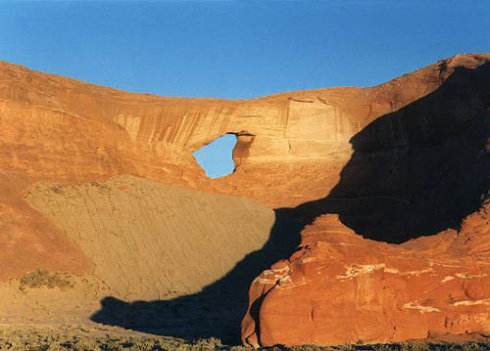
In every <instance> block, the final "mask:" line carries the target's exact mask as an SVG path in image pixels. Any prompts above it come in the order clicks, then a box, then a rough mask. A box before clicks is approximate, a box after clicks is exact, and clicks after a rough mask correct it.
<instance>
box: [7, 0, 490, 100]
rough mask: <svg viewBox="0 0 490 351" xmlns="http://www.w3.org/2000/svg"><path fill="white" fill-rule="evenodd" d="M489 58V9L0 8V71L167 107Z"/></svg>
mask: <svg viewBox="0 0 490 351" xmlns="http://www.w3.org/2000/svg"><path fill="white" fill-rule="evenodd" d="M485 51H490V1H486V0H482V1H470V0H466V1H463V0H461V1H450V0H444V1H435V0H431V1H416V0H407V1H396V0H386V1H376V0H374V1H369V0H363V1H348V0H339V1H307V0H301V1H278V2H271V1H266V0H261V1H248V0H247V1H245V0H243V1H180V2H178V1H175V2H172V1H153V2H150V1H138V2H130V1H112V2H109V1H107V2H102V1H100V2H88V1H80V2H76V1H66V2H62V1H56V2H54V1H53V2H47V1H38V2H24V1H15V2H14V1H0V60H6V61H10V62H14V63H19V64H24V65H27V66H29V67H31V68H34V69H37V70H41V71H46V72H52V73H59V74H63V75H66V76H70V77H74V78H78V79H82V80H86V81H90V82H94V83H97V84H102V85H107V86H112V87H116V88H120V89H125V90H130V91H137V92H150V93H155V94H159V95H171V96H211V97H227V98H238V97H254V96H259V95H267V94H271V93H276V92H282V91H288V90H296V89H309V88H320V87H331V86H339V85H354V86H369V85H373V84H377V83H380V82H383V81H385V80H388V79H390V78H393V77H395V76H398V75H400V74H402V73H406V72H409V71H411V70H413V69H416V68H418V67H420V66H423V65H426V64H430V63H432V62H434V61H436V60H438V59H440V58H444V57H448V56H452V55H454V54H457V53H463V52H485Z"/></svg>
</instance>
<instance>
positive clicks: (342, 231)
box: [0, 54, 490, 346]
mask: <svg viewBox="0 0 490 351" xmlns="http://www.w3.org/2000/svg"><path fill="white" fill-rule="evenodd" d="M489 62H490V55H487V54H481V55H459V56H456V57H453V58H450V59H447V60H442V61H440V62H438V63H436V64H433V65H430V66H427V67H425V68H422V69H420V70H418V71H415V72H413V73H410V74H407V75H404V76H401V77H399V78H397V79H394V80H392V81H390V82H387V83H385V84H381V85H379V86H375V87H372V88H363V89H360V88H332V89H319V90H306V91H297V92H290V93H284V94H278V95H274V96H269V97H262V98H256V99H248V100H223V99H185V98H164V97H157V96H152V95H148V94H131V93H127V92H123V91H118V90H114V89H109V88H104V87H100V86H95V85H91V84H87V83H83V82H79V81H75V80H71V79H67V78H63V77H60V76H55V75H50V74H44V73H39V72H34V71H31V70H29V69H27V68H24V67H21V66H17V65H12V64H8V63H0V128H1V130H2V133H0V147H1V150H2V152H1V153H0V228H1V229H2V230H1V231H0V239H1V240H0V267H2V269H1V270H0V281H1V282H7V281H10V280H11V279H15V278H20V277H22V276H24V275H25V274H26V273H27V272H30V271H33V270H35V269H37V268H39V267H42V268H44V269H46V270H48V271H53V272H68V273H70V274H73V275H76V276H84V277H86V276H88V277H90V279H92V280H93V279H96V280H97V279H98V283H97V284H95V283H94V284H95V285H97V286H99V287H100V289H96V291H95V290H94V289H93V288H92V286H88V285H87V286H85V285H83V284H85V283H83V280H82V281H81V282H80V283H79V284H80V285H78V286H77V287H76V288H73V289H75V290H76V291H79V292H84V291H91V293H90V294H91V295H90V298H89V295H83V294H81V295H80V296H81V297H80V298H79V301H78V305H80V306H82V305H84V304H86V303H88V302H90V301H91V303H94V304H98V302H99V301H100V300H101V299H102V298H104V297H105V296H116V297H119V298H121V299H131V300H137V299H156V300H162V299H165V298H167V297H170V296H171V297H175V296H182V295H183V294H187V293H194V292H196V291H200V290H201V289H206V288H209V290H206V291H211V293H213V292H214V291H215V290H219V289H221V287H222V286H221V285H219V284H218V285H216V282H219V281H220V279H221V278H222V277H221V276H222V275H224V276H225V277H226V276H232V277H234V278H233V279H235V280H234V281H233V284H229V285H227V286H226V287H227V289H228V288H230V291H232V293H233V294H235V293H236V291H233V289H232V288H231V287H232V286H234V287H236V286H239V287H240V289H241V292H240V293H241V294H243V295H246V290H247V289H246V288H244V286H247V285H249V282H250V281H251V280H252V279H253V278H250V279H249V277H250V276H255V275H256V274H258V273H257V272H258V271H260V270H262V269H263V266H264V265H265V266H268V265H269V264H270V263H271V262H274V261H276V260H277V261H279V262H278V263H276V264H274V265H273V266H272V267H271V269H269V270H266V271H264V272H263V273H262V274H260V275H259V276H258V277H257V279H255V280H254V281H253V283H251V287H250V294H249V296H250V299H249V309H248V311H247V312H246V314H245V317H244V319H243V323H242V339H243V341H244V342H245V343H248V344H252V345H254V346H257V345H264V346H265V345H273V344H276V343H282V344H330V343H347V342H358V341H362V342H386V341H399V340H407V339H412V338H427V337H433V336H435V337H438V336H444V335H446V336H447V335H451V336H456V337H459V336H461V335H463V334H465V335H466V334H467V335H470V334H468V333H488V332H489V326H488V322H487V321H488V313H489V312H490V310H489V308H490V302H489V301H488V299H490V294H487V292H488V287H489V286H490V284H489V281H487V274H490V272H488V271H487V265H489V264H490V259H489V258H488V256H487V255H488V250H487V248H486V247H487V244H486V242H487V241H488V240H487V239H486V235H488V227H489V225H488V219H487V214H486V212H485V211H484V210H481V208H482V206H483V203H484V200H485V196H486V194H487V191H488V186H489V176H488V175H489V174H490V167H489V156H488V153H489V138H488V135H489V111H490V110H489V106H490V93H489V92H490V74H489V71H490V68H489V64H490V63H489ZM225 134H233V135H235V136H236V137H237V144H236V146H235V148H234V150H233V159H234V163H235V167H236V168H235V171H234V172H233V173H232V174H231V175H228V176H225V177H222V178H219V179H209V178H208V177H206V176H205V174H204V172H203V170H202V169H201V168H200V167H199V165H198V164H197V163H196V161H195V159H194V157H193V152H194V151H196V150H198V149H199V148H200V147H202V146H203V145H206V144H208V143H210V142H211V141H213V140H214V139H216V138H218V137H219V136H222V135H225ZM135 184H136V185H135ZM140 185H141V186H140ZM169 186H170V187H169ZM174 186H176V187H183V188H186V189H185V191H179V190H176V189H174V188H172V187H174ZM203 193H208V194H203ZM209 193H214V194H209ZM165 194H167V195H165ZM169 194H171V196H170V195H169ZM218 195H219V196H218ZM163 197H165V199H162V198H163ZM237 197H241V198H247V199H246V200H244V199H237ZM151 198H154V200H151V201H150V199H151ZM174 198H175V201H174V200H172V199H174ZM174 202H175V208H170V207H172V206H173V205H172V203H174ZM182 203H185V206H183V205H182ZM257 203H259V204H257ZM159 204H161V206H160V205H159ZM179 204H180V205H179ZM199 204H200V205H201V206H205V207H206V210H203V211H200V209H199ZM162 206H166V207H168V208H169V209H168V211H167V212H166V216H167V217H168V218H166V217H165V218H162V216H161V215H160V212H161V211H162V210H161V208H160V207H162ZM214 207H215V208H216V209H217V210H216V211H213V208H214ZM218 208H219V209H218ZM271 209H275V215H274V213H273V212H272V211H271ZM230 211H231V212H236V213H233V215H231V214H230ZM149 212H151V213H149ZM140 213H141V214H140ZM210 218H212V219H213V225H208V223H205V222H206V221H209V220H210ZM231 218H233V221H232V222H230V221H231ZM284 218H287V219H288V220H290V219H293V220H294V223H292V222H287V221H286V222H285V221H284ZM77 221H79V222H77ZM184 221H185V222H186V225H185V226H184V225H183V226H181V227H179V225H178V224H179V222H184ZM121 223H126V224H127V225H124V227H121V228H122V229H121V230H118V229H117V228H116V227H118V226H121V225H122V224H121ZM285 223H287V224H285ZM291 223H292V224H291ZM295 226H298V227H300V228H302V227H305V226H306V228H305V229H304V230H303V231H302V233H301V244H300V246H299V247H297V248H296V246H297V244H298V242H299V240H297V238H298V237H299V230H296V227H295ZM169 227H172V228H173V227H175V228H177V227H179V228H180V230H181V231H182V232H179V233H178V235H175V234H176V233H177V231H174V232H172V233H171V234H172V235H170V234H168V233H166V230H168V228H169ZM81 228H83V230H81ZM186 228H188V229H186ZM193 228H194V229H193ZM196 228H197V229H196ZM213 228H219V230H218V229H213ZM249 228H250V229H249ZM138 231H142V233H141V235H143V236H140V232H138ZM273 234H274V235H273ZM161 235H163V236H165V235H168V240H170V238H173V239H172V240H173V241H172V243H171V244H172V245H168V242H167V241H166V239H165V240H164V239H162V238H161V237H158V240H157V239H155V240H153V236H161ZM281 235H283V237H281ZM272 236H274V239H273V240H271V237H272ZM142 237H144V240H140V241H138V238H142ZM165 238H167V237H165ZM236 238H238V239H239V240H235V239H236ZM135 241H137V242H135ZM200 241H202V242H200ZM104 243H110V244H104ZM122 243H125V244H124V245H122ZM155 243H157V244H155ZM104 245H108V246H111V247H112V250H113V251H111V253H110V255H105V256H104V251H105V248H104V247H103V246H104ZM169 247H171V248H172V255H171V256H172V260H166V261H165V259H163V257H167V256H168V255H167V254H166V251H165V250H167V249H168V248H169ZM189 248H192V250H191V249H189ZM264 248H265V249H264ZM295 248H296V249H297V251H296V253H294V254H293V255H292V256H291V257H289V258H288V256H289V255H290V253H291V252H292V251H294V250H295ZM209 251H212V252H209ZM189 252H193V254H192V255H189ZM251 252H255V254H254V255H250V253H251ZM148 253H151V254H150V255H147V254H148ZM166 255H167V256H166ZM141 256H145V258H144V260H145V261H144V262H145V263H148V264H147V265H144V264H142V263H141V262H142V261H141ZM192 257H199V258H200V259H199V262H194V261H192V259H193V258H192ZM223 258H226V259H225V260H224V259H223ZM281 258H282V260H280V259H281ZM128 261H129V262H133V264H131V265H127V264H125V262H128ZM251 261H252V262H253V267H255V268H254V269H258V267H262V268H260V270H258V271H257V272H255V271H253V270H251V267H252V266H250V265H248V263H247V262H251ZM172 262H173V263H172ZM201 262H209V264H201ZM223 262H224V264H222V263H223ZM244 262H245V263H246V264H245V263H244ZM264 262H268V263H267V264H264ZM210 267H211V268H210ZM230 270H231V271H230ZM97 272H98V273H97ZM112 272H117V274H114V275H113V274H112ZM230 272H232V273H233V274H230ZM254 272H255V273H254ZM117 277H120V278H121V279H118V278H117ZM172 277H178V279H177V278H176V279H174V278H172ZM237 277H238V278H237ZM244 277H246V278H244ZM123 278H124V279H123ZM242 278H243V279H242ZM90 279H88V280H87V281H92V280H90ZM125 279H126V280H125ZM153 281H157V282H158V283H157V284H153V283H152V282H153ZM176 281H178V284H177V285H178V287H177V288H176V287H175V284H176ZM213 281H215V282H214V283H213ZM237 282H239V284H238V285H237V284H235V283H237ZM87 284H88V283H87ZM95 285H94V286H95ZM216 286H218V288H219V289H217V288H216ZM82 288H83V289H82ZM1 289H3V288H2V287H0V297H1V299H0V301H10V302H9V303H8V304H7V303H4V304H2V303H1V302H0V312H2V313H3V312H4V311H6V309H8V308H10V309H12V310H13V311H16V310H18V308H20V307H19V306H21V305H22V306H24V305H25V306H27V305H26V304H25V303H24V302H26V301H27V300H26V299H25V298H23V297H22V298H17V297H15V298H10V297H9V296H10V295H8V294H10V293H8V294H7V292H8V291H10V290H8V289H7V290H1ZM77 289H78V290H77ZM213 289H214V290H213ZM221 290H226V289H221ZM5 291H7V292H5ZM72 291H74V290H72ZM211 293H210V294H211ZM2 294H3V295H2ZM63 294H65V293H64V292H60V293H59V296H58V295H57V298H56V303H58V304H61V302H60V301H63V299H62V296H65V295H63ZM87 294H88V293H87ZM7 295H8V296H7ZM48 295H49V294H48ZM48 295H46V296H44V295H43V299H44V300H43V302H42V303H38V304H37V305H39V306H42V311H45V310H49V309H50V308H52V306H53V305H50V304H52V303H54V302H53V301H54V299H51V300H50V299H48V298H47V296H48ZM93 295H95V297H93ZM33 296H34V295H32V296H30V299H31V300H32V301H34V300H35V299H34V297H33ZM66 296H68V295H66ZM70 296H72V295H70ZM77 296H78V295H77ZM240 296H241V295H240ZM73 299H74V297H70V301H68V300H67V301H68V302H69V303H68V304H67V305H66V306H68V307H66V306H65V307H66V308H67V309H69V308H71V307H70V306H71V305H76V304H75V303H72V302H73V301H72V300H73ZM90 299H92V300H90ZM89 300H90V301H89ZM215 300H216V299H215ZM222 300H224V299H222ZM36 301H37V300H36ZM109 301H115V300H109ZM117 301H119V300H117ZM217 301H218V300H217ZM227 301H233V302H234V300H232V299H227ZM237 301H239V303H237V306H235V307H233V306H232V307H233V308H234V309H233V311H232V312H233V313H229V314H230V316H227V318H228V317H229V319H225V318H222V320H224V321H225V322H224V323H223V325H225V324H229V323H228V321H233V323H235V322H236V324H237V327H238V324H239V323H238V322H237V321H238V320H239V319H241V317H242V315H243V313H244V311H245V310H246V306H245V304H244V302H243V301H242V299H241V297H240V298H238V299H237ZM14 302H16V303H17V305H15V303H14ZM156 302H157V303H158V301H156ZM26 303H27V302H26ZM242 303H243V304H244V306H241V305H239V304H242ZM117 304H120V303H119V302H118V303H117ZM121 304H122V305H123V303H121ZM7 305H8V306H7ZM37 305H36V306H37ZM138 306H139V305H138V304H136V308H137V307H138ZM151 306H153V305H151ZM230 306H231V304H230V303H229V304H228V305H227V306H226V308H228V307H230ZM65 307H63V308H65ZM133 307H134V306H132V305H131V308H133ZM131 311H133V310H131ZM237 311H238V312H237ZM31 312H32V311H29V310H26V311H25V313H24V315H32V313H31ZM91 312H94V311H93V310H91ZM170 312H172V311H170ZM170 312H169V314H168V315H172V313H173V312H172V313H170ZM43 313H44V312H43ZM131 313H132V312H131ZM236 313H239V314H240V315H239V317H237V316H236ZM0 314H1V313H0ZM232 314H233V315H232ZM2 315H5V313H4V314H2ZM52 315H56V314H52ZM103 315H105V314H103ZM43 316H44V315H43ZM206 317H207V316H203V320H205V318H206ZM216 320H217V321H218V320H219V318H217V319H216ZM114 323H115V322H114ZM216 323H217V322H216ZM230 323H231V322H230ZM168 324H169V325H171V324H175V323H171V322H169V323H168ZM196 325H197V324H196ZM132 327H135V326H132ZM177 327H180V326H178V325H177ZM211 327H212V326H210V328H211ZM209 335H211V336H213V335H214V334H209ZM471 335H472V336H471V337H473V335H476V334H471Z"/></svg>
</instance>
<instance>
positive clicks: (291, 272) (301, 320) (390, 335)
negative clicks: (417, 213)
mask: <svg viewBox="0 0 490 351" xmlns="http://www.w3.org/2000/svg"><path fill="white" fill-rule="evenodd" d="M486 211H488V207H487V208H486V209H484V210H482V211H481V212H480V213H477V214H474V215H471V216H470V217H468V218H467V219H466V220H465V221H464V223H463V226H462V228H461V230H460V231H459V232H456V231H454V230H448V231H445V232H443V233H440V234H438V235H437V236H436V237H434V238H430V239H429V238H419V239H415V240H413V241H409V242H407V243H405V244H402V245H390V244H387V243H380V242H375V241H371V240H366V239H363V238H362V237H361V236H359V235H356V234H355V233H354V232H353V231H352V230H349V229H348V228H346V227H345V226H344V225H342V224H341V223H340V222H339V220H338V218H337V217H336V216H333V215H327V216H322V217H320V218H319V219H317V220H316V221H315V222H314V223H313V224H312V225H311V226H308V227H307V228H306V229H305V230H304V231H303V232H302V238H303V241H302V243H301V249H300V250H298V251H297V252H295V253H294V254H293V255H292V256H291V257H290V258H289V259H288V260H283V261H279V262H277V263H276V264H274V265H273V266H272V267H271V268H270V269H269V270H266V271H264V272H263V273H262V274H261V275H260V276H259V277H257V279H255V280H254V282H253V283H252V286H251V289H250V301H251V308H250V310H249V312H248V314H247V315H246V317H245V319H244V322H243V324H242V337H243V341H244V342H245V343H247V344H249V345H253V346H259V345H263V346H271V345H276V344H285V345H302V344H316V345H332V344H334V345H335V344H344V343H350V344H355V343H393V342H400V341H407V340H416V339H444V338H447V339H449V340H451V337H453V339H452V340H454V337H455V336H459V337H460V340H463V339H478V338H482V337H484V336H485V335H488V334H489V333H490V264H489V262H490V246H489V244H488V242H489V239H490V222H489V219H488V216H487V212H486Z"/></svg>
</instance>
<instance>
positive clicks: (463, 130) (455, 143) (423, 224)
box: [286, 64, 490, 243]
mask: <svg viewBox="0 0 490 351" xmlns="http://www.w3.org/2000/svg"><path fill="white" fill-rule="evenodd" d="M489 135H490V64H484V65H482V66H480V67H479V68H477V69H474V70H470V69H466V68H458V69H457V70H456V71H455V72H454V73H453V75H452V76H451V77H449V78H448V79H447V81H446V82H445V83H444V84H443V85H442V86H441V87H440V88H439V89H437V90H436V91H434V92H433V93H431V94H429V95H427V96H425V97H424V98H422V99H420V100H418V101H415V102H413V103H411V104H410V105H408V106H406V107H404V108H402V109H400V110H398V111H396V112H393V113H390V114H387V115H385V116H382V117H380V118H378V119H376V120H375V121H373V122H372V123H371V124H370V125H368V126H367V127H366V128H364V129H363V130H362V131H361V132H359V133H358V134H356V135H355V136H354V137H352V139H351V144H352V148H353V154H352V156H351V159H350V160H349V162H348V163H347V164H346V165H345V166H344V168H343V170H342V173H341V180H340V181H339V183H338V184H337V185H336V186H335V187H334V188H333V189H332V190H331V191H330V193H329V195H328V196H327V197H325V198H323V199H320V200H316V201H311V202H308V203H305V204H303V205H300V206H298V207H296V208H294V209H287V210H286V211H287V212H288V213H289V214H290V215H291V216H294V217H296V218H300V219H301V222H302V223H303V224H309V223H311V222H312V221H313V220H314V219H315V218H316V217H317V216H318V215H321V214H324V213H338V214H339V216H340V220H341V221H342V222H343V223H344V224H345V225H346V226H348V227H350V228H352V229H353V230H354V231H355V232H357V233H358V234H361V235H363V236H364V237H366V238H369V239H374V240H381V241H386V242H390V243H401V242H404V241H407V240H410V239H413V238H416V237H419V236H424V235H431V234H435V233H437V232H440V231H441V230H444V229H448V228H455V229H457V228H458V227H459V225H460V223H461V220H462V219H463V218H464V217H465V216H467V215H468V214H470V213H472V212H474V211H476V210H478V209H479V208H480V206H481V203H482V200H483V196H485V194H487V192H488V189H489V185H490V154H489V152H488V151H489V150H488V145H489V144H488V141H489Z"/></svg>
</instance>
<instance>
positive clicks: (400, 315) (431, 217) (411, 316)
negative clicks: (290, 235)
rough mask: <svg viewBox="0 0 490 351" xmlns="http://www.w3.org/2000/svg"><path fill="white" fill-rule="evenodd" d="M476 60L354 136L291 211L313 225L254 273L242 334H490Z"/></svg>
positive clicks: (486, 103) (255, 340)
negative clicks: (323, 183) (315, 190)
mask: <svg viewBox="0 0 490 351" xmlns="http://www.w3.org/2000/svg"><path fill="white" fill-rule="evenodd" d="M468 59H469V58H468V57H465V58H464V60H463V58H457V59H455V60H454V62H458V60H459V62H463V63H464V64H462V65H461V66H459V67H457V68H456V69H455V70H454V72H453V73H452V74H451V75H449V76H448V77H447V79H446V80H445V81H443V82H442V83H441V85H440V86H439V87H438V88H437V89H436V90H434V91H433V92H431V93H430V94H428V95H426V96H424V97H422V98H420V99H418V100H416V101H413V102H411V103H410V104H407V105H405V106H404V107H402V108H400V109H398V110H397V111H394V112H392V113H389V114H386V115H384V116H382V117H380V118H378V119H376V120H374V121H373V122H372V123H370V124H369V125H368V126H366V127H365V128H364V129H363V130H361V131H360V132H358V133H356V134H354V135H353V136H352V138H351V139H350V143H351V145H352V147H353V153H352V155H351V157H350V160H349V161H348V162H347V163H346V164H345V165H344V168H343V169H342V172H341V174H340V179H339V181H338V183H337V184H336V185H335V187H333V188H331V189H330V192H329V194H328V195H327V196H326V197H324V198H321V199H318V200H315V201H310V202H307V203H304V204H302V205H300V206H297V207H296V208H293V209H290V210H289V212H290V213H291V214H292V215H294V216H295V217H297V218H300V219H301V220H302V222H303V223H304V224H310V223H312V222H313V223H312V224H311V225H308V226H307V227H306V229H305V230H303V231H302V233H301V236H302V243H301V245H300V248H299V249H298V251H297V252H295V253H294V254H293V255H292V256H291V257H289V259H287V260H283V261H279V262H277V263H276V264H275V265H273V266H272V267H271V269H269V270H266V271H264V272H263V273H262V274H261V275H260V276H259V277H258V278H257V279H256V280H254V282H253V284H252V286H251V289H250V295H249V296H250V300H249V310H248V312H247V315H246V316H245V318H244V320H243V323H242V338H243V341H244V342H245V343H248V344H250V345H253V346H258V345H262V346H271V345H275V344H286V345H297V344H305V343H306V344H320V345H322V344H339V343H390V342H399V341H405V340H413V339H428V338H451V337H453V338H454V337H459V338H460V339H464V338H478V337H482V336H486V335H489V333H490V323H489V321H490V318H489V317H490V315H489V313H490V278H489V274H490V271H489V267H490V266H489V262H490V251H489V247H488V238H489V237H488V236H489V235H490V223H489V219H488V211H489V209H490V208H489V206H488V204H487V205H485V201H487V199H488V190H489V186H490V177H489V175H490V147H489V146H490V143H489V141H490V64H489V62H488V61H485V62H482V63H481V64H480V65H479V66H472V65H467V64H466V63H467V62H468V61H467V60H468ZM460 60H463V61H460ZM449 65H451V62H450V63H449ZM326 213H336V214H335V215H333V214H329V215H324V214H326ZM431 234H434V235H433V236H429V235H431ZM417 238H418V239H417ZM375 240H376V241H375Z"/></svg>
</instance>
